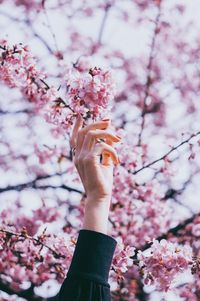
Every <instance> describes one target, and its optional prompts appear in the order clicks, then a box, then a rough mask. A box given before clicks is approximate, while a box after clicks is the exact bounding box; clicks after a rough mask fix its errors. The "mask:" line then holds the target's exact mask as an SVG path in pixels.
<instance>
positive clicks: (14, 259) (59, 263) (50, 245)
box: [0, 206, 75, 291]
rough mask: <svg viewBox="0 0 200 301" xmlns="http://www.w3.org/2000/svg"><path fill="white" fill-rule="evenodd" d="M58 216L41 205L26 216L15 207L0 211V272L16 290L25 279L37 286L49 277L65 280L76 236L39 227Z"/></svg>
mask: <svg viewBox="0 0 200 301" xmlns="http://www.w3.org/2000/svg"><path fill="white" fill-rule="evenodd" d="M59 217H60V215H59V213H58V212H57V211H55V208H53V207H46V206H43V207H41V208H39V209H36V210H33V215H32V216H25V215H24V214H23V213H22V212H21V210H19V208H18V216H17V218H16V208H12V209H11V208H8V209H7V210H3V211H2V212H1V214H0V219H1V227H0V257H1V259H2V260H1V262H0V273H2V275H5V276H4V277H3V279H4V278H5V279H4V280H5V281H10V279H12V281H11V288H12V289H14V290H16V291H18V290H20V289H21V284H22V283H24V281H31V282H32V283H33V284H35V285H36V286H40V285H41V284H42V283H43V282H45V281H47V280H49V279H56V280H57V281H58V282H60V283H61V282H62V281H63V280H64V277H65V274H66V270H67V269H68V268H69V265H70V262H71V259H72V255H73V252H74V247H75V235H74V232H73V231H71V233H70V235H68V236H67V237H65V238H64V237H61V236H59V235H55V234H51V233H46V229H44V230H42V233H41V230H40V228H39V227H40V226H41V225H44V223H52V222H55V221H56V220H57V219H58V218H59Z"/></svg>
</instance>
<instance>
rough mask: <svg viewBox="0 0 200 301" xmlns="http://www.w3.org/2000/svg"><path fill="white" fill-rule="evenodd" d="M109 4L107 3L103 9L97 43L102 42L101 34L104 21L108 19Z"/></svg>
mask: <svg viewBox="0 0 200 301" xmlns="http://www.w3.org/2000/svg"><path fill="white" fill-rule="evenodd" d="M110 8H111V5H107V6H106V8H105V11H104V16H103V19H102V22H101V26H100V30H99V36H98V44H101V42H102V36H103V32H104V29H105V25H106V21H107V19H108V13H109V11H110Z"/></svg>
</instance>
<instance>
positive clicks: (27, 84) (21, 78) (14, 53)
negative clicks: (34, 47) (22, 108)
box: [0, 40, 57, 109]
mask: <svg viewBox="0 0 200 301" xmlns="http://www.w3.org/2000/svg"><path fill="white" fill-rule="evenodd" d="M45 78H46V75H45V74H44V73H43V72H41V71H39V70H38V69H37V68H36V60H35V58H34V57H33V56H32V55H31V53H30V51H29V48H28V46H23V45H22V44H16V45H13V46H12V47H10V46H9V45H8V43H7V41H6V40H0V81H1V82H3V83H4V84H5V85H7V86H8V87H11V88H15V87H17V88H18V89H19V90H20V91H21V93H22V95H23V96H24V97H25V99H27V100H28V101H29V102H32V103H34V105H35V107H36V108H37V109H38V108H41V107H43V106H44V105H45V104H46V103H47V102H49V101H51V100H55V99H56V95H57V90H56V89H55V88H54V87H49V86H48V85H47V84H46V83H45Z"/></svg>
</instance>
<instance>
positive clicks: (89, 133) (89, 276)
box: [59, 116, 120, 301]
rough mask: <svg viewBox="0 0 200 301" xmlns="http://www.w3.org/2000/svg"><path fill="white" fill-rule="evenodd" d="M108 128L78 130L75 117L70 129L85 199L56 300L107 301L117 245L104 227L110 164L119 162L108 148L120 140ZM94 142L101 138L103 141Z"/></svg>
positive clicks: (104, 123)
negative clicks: (69, 262)
mask: <svg viewBox="0 0 200 301" xmlns="http://www.w3.org/2000/svg"><path fill="white" fill-rule="evenodd" d="M108 126H109V120H107V121H102V122H96V123H93V124H91V125H89V126H87V127H85V128H83V129H80V128H81V127H82V119H81V117H80V116H79V117H78V119H77V120H76V123H75V126H74V129H73V133H72V138H71V145H72V146H73V147H76V153H75V156H74V163H75V165H76V168H77V170H78V173H79V175H80V178H81V181H82V183H83V186H84V188H85V192H86V195H87V197H86V200H85V211H84V220H83V226H82V229H81V230H80V231H79V236H78V240H77V243H76V247H75V251H74V254H73V258H72V261H71V265H70V268H69V270H68V273H67V277H66V279H65V281H64V283H63V284H62V287H61V290H60V293H59V300H60V301H62V300H63V301H64V300H65V301H68V300H70V301H71V300H76V301H79V300H80V301H94V300H97V301H110V285H109V284H108V275H109V270H110V266H111V263H112V258H113V254H114V251H115V247H116V244H117V242H116V240H115V239H114V238H112V237H111V236H109V235H107V225H108V215H109V208H110V201H111V195H112V185H113V162H114V163H115V164H118V163H119V160H118V156H117V154H116V151H115V150H114V148H113V147H112V145H113V143H114V142H118V141H120V138H119V137H117V136H115V135H113V134H112V133H110V132H108V131H106V129H107V128H108ZM97 139H104V142H103V141H101V142H99V141H97ZM100 158H101V160H100Z"/></svg>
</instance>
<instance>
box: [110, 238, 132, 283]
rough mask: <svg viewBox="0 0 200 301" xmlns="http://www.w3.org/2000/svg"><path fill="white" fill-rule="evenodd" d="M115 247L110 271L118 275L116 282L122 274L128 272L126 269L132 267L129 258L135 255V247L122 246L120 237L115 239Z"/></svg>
mask: <svg viewBox="0 0 200 301" xmlns="http://www.w3.org/2000/svg"><path fill="white" fill-rule="evenodd" d="M116 240H117V247H116V250H115V254H114V257H113V262H112V269H113V270H114V271H115V272H116V274H117V275H118V280H120V279H121V278H122V274H123V273H125V272H126V271H127V270H128V267H130V266H132V265H133V260H132V259H131V258H130V257H131V256H134V254H135V247H131V246H128V245H126V246H125V244H124V242H123V240H122V238H121V237H117V238H116Z"/></svg>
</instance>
